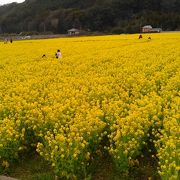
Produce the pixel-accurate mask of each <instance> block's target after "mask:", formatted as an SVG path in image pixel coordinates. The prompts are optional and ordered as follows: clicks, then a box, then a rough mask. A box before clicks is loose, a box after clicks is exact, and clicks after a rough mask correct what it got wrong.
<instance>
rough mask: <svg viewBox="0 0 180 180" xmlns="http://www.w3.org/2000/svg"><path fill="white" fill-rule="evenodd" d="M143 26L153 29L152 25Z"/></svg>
mask: <svg viewBox="0 0 180 180" xmlns="http://www.w3.org/2000/svg"><path fill="white" fill-rule="evenodd" d="M143 28H148V29H152V26H151V25H146V26H143Z"/></svg>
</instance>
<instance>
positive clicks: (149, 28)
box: [142, 25, 162, 33]
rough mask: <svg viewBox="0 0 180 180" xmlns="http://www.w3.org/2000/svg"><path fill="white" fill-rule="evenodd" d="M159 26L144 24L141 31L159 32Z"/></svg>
mask: <svg viewBox="0 0 180 180" xmlns="http://www.w3.org/2000/svg"><path fill="white" fill-rule="evenodd" d="M161 31H162V29H161V28H153V27H152V26H151V25H146V26H143V27H142V32H143V33H153V32H158V33H159V32H161Z"/></svg>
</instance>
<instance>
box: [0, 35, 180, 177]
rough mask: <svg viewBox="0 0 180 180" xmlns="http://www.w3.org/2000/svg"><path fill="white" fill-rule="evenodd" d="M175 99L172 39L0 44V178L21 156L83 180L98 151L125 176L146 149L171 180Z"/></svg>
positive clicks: (175, 168)
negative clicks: (34, 156)
mask: <svg viewBox="0 0 180 180" xmlns="http://www.w3.org/2000/svg"><path fill="white" fill-rule="evenodd" d="M149 36H151V38H152V39H151V40H149V39H148V37H149ZM57 49H60V50H61V52H62V56H63V58H62V59H56V58H55V56H54V54H55V52H56V51H57ZM43 54H46V58H42V55H43ZM179 90H180V34H179V33H167V34H165V33H163V34H144V35H143V39H140V40H139V39H138V35H137V34H136V35H119V36H118V35H114V36H99V37H98V36H97V37H77V38H59V39H49V40H26V41H15V42H13V43H12V44H3V43H2V42H1V43H0V172H1V170H3V169H4V168H9V167H10V166H11V163H12V162H13V161H14V160H17V159H19V158H20V156H21V153H23V152H24V151H27V150H28V149H34V150H36V151H37V152H38V153H39V154H40V155H41V156H42V157H43V158H44V159H45V160H47V161H48V162H50V163H51V165H52V167H53V169H54V171H55V173H56V174H57V176H59V177H66V178H71V179H76V178H77V179H78V177H80V176H81V177H82V176H83V177H85V176H86V174H87V172H88V167H89V166H90V164H91V163H92V162H93V160H94V159H96V158H97V157H98V156H100V155H101V154H102V153H103V152H108V153H109V154H110V155H111V157H112V158H113V161H114V164H115V166H116V168H117V169H118V170H120V171H122V172H128V168H129V167H131V166H133V165H138V163H139V162H138V159H137V157H138V156H139V155H142V151H141V150H142V149H143V147H145V146H147V142H148V141H151V142H153V144H154V147H155V148H156V151H155V152H154V154H153V157H154V158H156V159H157V161H159V167H158V168H159V170H158V172H159V175H160V176H161V178H162V179H164V180H166V179H177V178H178V174H179V171H180V160H179V157H180V127H179V124H180V116H179V112H180V110H179V106H180V97H179V96H180V92H179ZM104 139H106V141H107V142H105V143H104V144H103V146H104V147H103V148H102V147H101V146H100V144H102V141H103V142H104Z"/></svg>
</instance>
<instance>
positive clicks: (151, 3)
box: [0, 0, 180, 33]
mask: <svg viewBox="0 0 180 180" xmlns="http://www.w3.org/2000/svg"><path fill="white" fill-rule="evenodd" d="M147 24H150V25H152V26H153V27H160V28H162V29H163V30H180V0H26V1H25V2H24V3H20V4H17V3H11V4H8V5H4V6H0V33H20V32H33V31H34V32H40V33H45V32H53V33H66V32H67V30H68V29H70V28H72V27H74V28H78V29H79V28H81V29H83V30H90V31H99V32H106V33H109V32H110V33H111V32H112V33H135V32H139V31H140V27H142V26H143V25H147Z"/></svg>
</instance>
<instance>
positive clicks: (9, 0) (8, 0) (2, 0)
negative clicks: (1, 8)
mask: <svg viewBox="0 0 180 180" xmlns="http://www.w3.org/2000/svg"><path fill="white" fill-rule="evenodd" d="M23 1H25V0H0V5H2V4H8V3H12V2H19V3H20V2H23Z"/></svg>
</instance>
